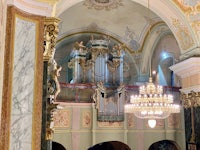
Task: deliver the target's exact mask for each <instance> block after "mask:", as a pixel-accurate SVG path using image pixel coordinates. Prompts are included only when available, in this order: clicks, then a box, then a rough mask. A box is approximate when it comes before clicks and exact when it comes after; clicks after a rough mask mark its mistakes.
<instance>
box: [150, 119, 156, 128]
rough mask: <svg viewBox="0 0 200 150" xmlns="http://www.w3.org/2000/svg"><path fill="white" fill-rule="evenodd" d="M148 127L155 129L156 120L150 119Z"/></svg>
mask: <svg viewBox="0 0 200 150" xmlns="http://www.w3.org/2000/svg"><path fill="white" fill-rule="evenodd" d="M148 125H149V127H150V128H155V126H156V120H155V119H149V120H148Z"/></svg>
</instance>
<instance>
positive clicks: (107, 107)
mask: <svg viewBox="0 0 200 150" xmlns="http://www.w3.org/2000/svg"><path fill="white" fill-rule="evenodd" d="M86 45H87V46H84V45H83V42H76V43H75V44H74V49H73V51H72V53H71V60H70V62H69V63H68V67H69V68H72V70H73V80H72V81H71V83H73V84H79V83H81V84H88V83H92V84H94V85H95V86H94V87H95V88H94V92H93V101H94V102H95V104H96V109H97V110H98V113H97V120H98V121H112V122H113V121H123V120H124V103H125V88H124V84H123V56H124V47H123V45H121V44H113V45H110V44H109V41H108V40H90V41H89V42H88V43H87V44H86Z"/></svg>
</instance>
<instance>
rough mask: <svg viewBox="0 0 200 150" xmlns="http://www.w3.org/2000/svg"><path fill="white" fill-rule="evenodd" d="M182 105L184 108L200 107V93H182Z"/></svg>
mask: <svg viewBox="0 0 200 150" xmlns="http://www.w3.org/2000/svg"><path fill="white" fill-rule="evenodd" d="M181 98H182V103H183V107H184V108H186V109H187V108H191V107H198V106H200V92H194V91H191V92H190V93H188V94H184V93H181Z"/></svg>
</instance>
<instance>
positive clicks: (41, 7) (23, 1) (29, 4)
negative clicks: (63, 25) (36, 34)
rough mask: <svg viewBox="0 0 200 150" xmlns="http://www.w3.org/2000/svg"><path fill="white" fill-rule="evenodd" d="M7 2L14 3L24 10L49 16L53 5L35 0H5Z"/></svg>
mask: <svg viewBox="0 0 200 150" xmlns="http://www.w3.org/2000/svg"><path fill="white" fill-rule="evenodd" d="M7 4H8V5H14V6H16V7H17V8H19V9H21V10H23V11H25V12H28V13H31V14H35V15H40V16H46V17H50V16H51V14H52V11H53V6H52V5H50V4H49V3H45V2H39V1H36V0H7Z"/></svg>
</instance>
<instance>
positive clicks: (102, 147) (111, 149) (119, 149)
mask: <svg viewBox="0 0 200 150" xmlns="http://www.w3.org/2000/svg"><path fill="white" fill-rule="evenodd" d="M88 150H131V148H130V147H129V146H128V145H127V144H125V143H122V142H119V141H107V142H102V143H99V144H96V145H94V146H92V147H90V148H88Z"/></svg>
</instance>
